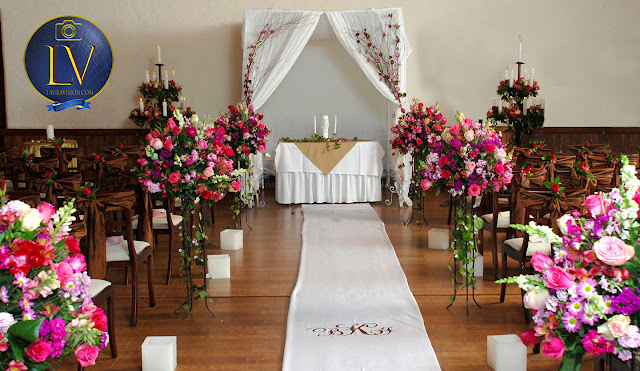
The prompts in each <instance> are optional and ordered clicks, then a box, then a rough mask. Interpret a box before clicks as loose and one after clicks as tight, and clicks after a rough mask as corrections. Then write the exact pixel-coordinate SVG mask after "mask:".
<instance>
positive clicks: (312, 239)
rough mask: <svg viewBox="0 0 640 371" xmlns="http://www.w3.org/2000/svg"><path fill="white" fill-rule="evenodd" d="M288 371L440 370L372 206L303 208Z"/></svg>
mask: <svg viewBox="0 0 640 371" xmlns="http://www.w3.org/2000/svg"><path fill="white" fill-rule="evenodd" d="M303 212H304V224H303V229H302V253H301V259H300V270H299V273H298V281H297V284H296V287H295V289H294V290H293V293H292V294H291V302H290V305H289V316H288V320H287V335H286V341H285V350H284V361H283V370H292V371H293V370H296V371H299V370H439V369H440V366H439V365H438V361H437V359H436V355H435V352H434V351H433V348H432V347H431V343H430V341H429V337H428V336H427V332H426V330H425V327H424V322H423V319H422V315H421V314H420V310H419V309H418V305H417V304H416V301H415V299H414V297H413V295H412V293H411V290H410V289H409V285H408V284H407V280H406V277H405V275H404V272H403V271H402V268H401V267H400V263H399V262H398V258H397V257H396V254H395V252H394V250H393V246H392V245H391V242H390V241H389V237H388V236H387V234H386V231H385V227H384V224H383V223H382V221H381V220H380V219H379V218H378V216H377V214H376V213H375V211H374V210H373V209H372V208H371V206H370V205H369V204H354V205H305V206H303Z"/></svg>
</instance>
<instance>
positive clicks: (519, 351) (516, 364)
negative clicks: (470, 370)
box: [487, 334, 527, 371]
mask: <svg viewBox="0 0 640 371" xmlns="http://www.w3.org/2000/svg"><path fill="white" fill-rule="evenodd" d="M487 364H488V365H489V367H491V368H492V369H494V370H496V371H526V370H527V347H526V346H525V345H524V344H522V341H521V340H520V337H519V336H518V335H515V334H509V335H489V336H487Z"/></svg>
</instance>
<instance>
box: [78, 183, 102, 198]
mask: <svg viewBox="0 0 640 371" xmlns="http://www.w3.org/2000/svg"><path fill="white" fill-rule="evenodd" d="M98 190H99V188H98V187H96V185H95V184H92V183H87V184H85V185H81V186H80V187H78V196H82V197H85V198H91V199H94V200H95V199H96V193H97V192H98Z"/></svg>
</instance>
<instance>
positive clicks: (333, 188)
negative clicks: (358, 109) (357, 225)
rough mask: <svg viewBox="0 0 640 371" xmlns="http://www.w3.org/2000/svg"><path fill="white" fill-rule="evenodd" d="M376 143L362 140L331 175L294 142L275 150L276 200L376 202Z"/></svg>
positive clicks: (378, 194) (378, 193)
mask: <svg viewBox="0 0 640 371" xmlns="http://www.w3.org/2000/svg"><path fill="white" fill-rule="evenodd" d="M383 156H384V150H383V149H382V146H381V145H380V143H378V142H376V141H359V142H357V143H356V144H355V146H354V147H353V148H352V149H351V151H349V152H348V153H347V154H346V155H345V156H344V157H343V158H342V160H340V162H339V163H338V164H337V165H336V166H335V167H334V168H333V170H331V172H330V173H329V174H324V173H322V171H320V169H318V167H317V166H316V165H314V164H313V163H312V162H311V161H310V160H309V159H308V158H307V157H306V156H305V155H304V154H303V153H302V152H301V151H300V149H298V147H297V146H296V144H295V143H289V142H280V143H278V146H277V147H276V150H275V170H276V201H277V202H278V203H281V204H301V203H323V202H327V203H344V202H375V201H381V200H382V187H381V178H382V170H383V168H382V157H383Z"/></svg>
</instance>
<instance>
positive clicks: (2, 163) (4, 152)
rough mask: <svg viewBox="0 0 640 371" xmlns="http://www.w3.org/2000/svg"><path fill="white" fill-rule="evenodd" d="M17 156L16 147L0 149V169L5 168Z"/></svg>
mask: <svg viewBox="0 0 640 371" xmlns="http://www.w3.org/2000/svg"><path fill="white" fill-rule="evenodd" d="M17 154H18V150H16V147H10V148H0V167H1V168H5V167H6V166H7V165H8V164H10V163H11V160H13V159H15V158H16V156H17Z"/></svg>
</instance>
